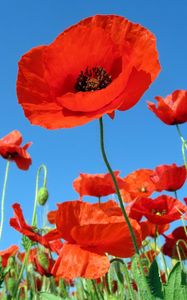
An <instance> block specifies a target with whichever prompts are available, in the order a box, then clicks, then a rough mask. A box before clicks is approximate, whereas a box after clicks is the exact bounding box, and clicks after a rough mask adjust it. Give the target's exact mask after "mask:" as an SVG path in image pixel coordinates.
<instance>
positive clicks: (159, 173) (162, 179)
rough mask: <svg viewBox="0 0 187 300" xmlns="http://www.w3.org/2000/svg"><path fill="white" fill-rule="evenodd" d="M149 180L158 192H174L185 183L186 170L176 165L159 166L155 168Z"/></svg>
mask: <svg viewBox="0 0 187 300" xmlns="http://www.w3.org/2000/svg"><path fill="white" fill-rule="evenodd" d="M151 179H152V181H153V182H154V184H155V185H156V190H157V191H158V192H161V191H163V190H166V191H176V190H178V189H180V188H181V187H182V186H183V184H184V183H185V181H186V168H185V166H180V167H177V165H176V164H172V165H161V166H158V167H156V169H155V173H154V175H152V176H151Z"/></svg>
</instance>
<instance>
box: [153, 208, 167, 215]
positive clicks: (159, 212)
mask: <svg viewBox="0 0 187 300" xmlns="http://www.w3.org/2000/svg"><path fill="white" fill-rule="evenodd" d="M151 212H152V213H153V214H154V215H157V216H164V215H165V214H166V213H167V212H166V210H165V209H163V210H162V211H158V210H155V209H152V210H151Z"/></svg>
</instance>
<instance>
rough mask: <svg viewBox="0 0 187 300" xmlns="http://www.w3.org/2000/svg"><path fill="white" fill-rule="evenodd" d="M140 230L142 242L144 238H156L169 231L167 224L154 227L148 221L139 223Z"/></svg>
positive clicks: (154, 225)
mask: <svg viewBox="0 0 187 300" xmlns="http://www.w3.org/2000/svg"><path fill="white" fill-rule="evenodd" d="M139 224H140V227H141V230H142V240H145V239H146V237H149V236H150V237H152V238H155V237H157V235H158V234H162V233H164V232H165V231H167V230H168V229H169V224H163V225H156V224H153V223H150V222H149V221H142V222H140V223H139Z"/></svg>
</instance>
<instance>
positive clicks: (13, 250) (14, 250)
mask: <svg viewBox="0 0 187 300" xmlns="http://www.w3.org/2000/svg"><path fill="white" fill-rule="evenodd" d="M18 249H19V247H18V246H16V245H12V246H10V247H9V248H7V249H5V250H1V251H0V257H1V259H2V266H3V267H6V265H7V263H8V259H9V257H11V256H14V255H15V254H16V253H17V252H18Z"/></svg>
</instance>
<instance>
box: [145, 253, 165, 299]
mask: <svg viewBox="0 0 187 300" xmlns="http://www.w3.org/2000/svg"><path fill="white" fill-rule="evenodd" d="M148 284H149V286H150V290H151V293H152V295H153V296H155V297H156V298H157V299H163V292H162V283H161V280H160V276H159V270H158V264H157V261H156V259H155V260H154V261H153V262H152V264H151V267H150V269H149V275H148Z"/></svg>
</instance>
